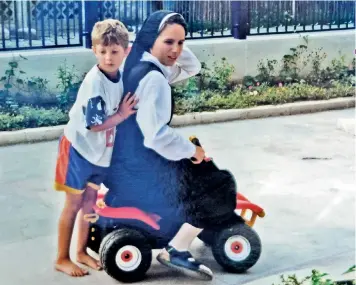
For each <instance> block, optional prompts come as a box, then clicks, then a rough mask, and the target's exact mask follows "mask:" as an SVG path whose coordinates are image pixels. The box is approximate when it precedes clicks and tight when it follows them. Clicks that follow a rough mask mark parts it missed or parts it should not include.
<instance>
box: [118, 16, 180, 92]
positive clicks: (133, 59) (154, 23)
mask: <svg viewBox="0 0 356 285" xmlns="http://www.w3.org/2000/svg"><path fill="white" fill-rule="evenodd" d="M171 13H174V12H172V11H163V10H162V11H156V12H154V13H152V14H151V15H150V16H149V17H148V18H147V19H146V20H145V22H144V23H143V25H142V28H141V29H140V31H139V32H138V34H137V36H136V39H135V41H134V43H133V45H132V48H131V51H130V54H129V56H128V57H127V59H126V62H125V66H124V72H123V83H124V86H125V85H127V84H128V82H126V81H127V78H128V75H129V71H130V70H132V68H133V67H134V66H136V65H137V64H138V63H139V62H140V60H141V58H142V55H143V53H144V52H145V51H146V52H150V49H151V48H152V47H153V45H154V43H155V41H156V39H157V37H158V35H159V31H158V30H159V26H160V24H161V22H162V20H163V18H164V17H165V16H167V15H168V14H171Z"/></svg>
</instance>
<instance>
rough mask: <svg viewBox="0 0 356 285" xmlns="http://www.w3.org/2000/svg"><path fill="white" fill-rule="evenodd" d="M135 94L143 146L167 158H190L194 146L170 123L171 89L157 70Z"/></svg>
mask: <svg viewBox="0 0 356 285" xmlns="http://www.w3.org/2000/svg"><path fill="white" fill-rule="evenodd" d="M135 94H136V95H137V96H138V97H139V103H138V110H137V118H136V120H137V123H138V125H139V127H140V129H141V131H142V134H143V136H144V145H145V146H146V147H147V148H150V149H153V150H154V151H156V152H157V153H158V154H160V155H161V156H163V157H165V158H166V159H168V160H175V161H177V160H181V159H184V158H191V157H192V156H193V155H194V154H195V149H196V148H195V146H194V145H193V144H192V143H191V142H190V141H189V139H188V138H184V137H183V136H181V135H180V134H178V132H177V131H176V130H174V129H173V128H171V127H169V126H168V125H167V123H168V122H169V120H170V117H171V88H170V86H169V84H168V82H167V80H166V79H165V78H164V77H163V75H162V74H161V73H159V72H157V71H151V72H150V73H148V74H147V75H146V76H145V78H143V79H142V81H141V82H140V85H139V87H138V88H137V90H136V92H135Z"/></svg>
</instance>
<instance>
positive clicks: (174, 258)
mask: <svg viewBox="0 0 356 285" xmlns="http://www.w3.org/2000/svg"><path fill="white" fill-rule="evenodd" d="M201 231H202V229H198V228H196V227H194V226H192V225H190V224H188V223H185V224H183V225H182V227H181V228H180V229H179V231H178V232H177V234H176V235H175V236H174V238H173V239H172V240H171V241H170V242H169V245H168V247H166V248H164V249H163V250H162V251H161V253H160V254H159V255H158V256H157V260H158V261H159V262H160V263H162V264H164V265H168V266H170V267H173V268H176V269H179V270H183V271H184V272H188V273H190V272H194V275H198V276H201V277H203V278H204V279H208V280H211V279H212V277H213V273H212V271H211V270H210V269H209V268H208V267H206V266H205V265H203V264H201V263H199V262H197V261H196V260H195V259H194V258H193V256H192V255H191V254H190V253H189V250H188V249H189V247H190V246H191V244H192V242H193V240H194V239H195V238H196V237H197V236H198V235H199V234H200V233H201Z"/></svg>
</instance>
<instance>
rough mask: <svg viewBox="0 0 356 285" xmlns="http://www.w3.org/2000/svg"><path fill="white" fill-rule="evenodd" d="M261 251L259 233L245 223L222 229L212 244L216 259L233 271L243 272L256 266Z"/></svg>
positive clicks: (229, 270) (227, 269)
mask: <svg viewBox="0 0 356 285" xmlns="http://www.w3.org/2000/svg"><path fill="white" fill-rule="evenodd" d="M225 246H226V248H225ZM261 251H262V245H261V240H260V238H259V236H258V234H257V233H256V232H255V230H254V229H252V228H251V227H249V226H248V225H246V224H244V223H242V224H236V225H233V226H231V227H229V228H225V229H223V230H221V231H220V232H219V233H218V234H217V235H216V237H215V241H214V243H213V244H212V252H213V255H214V258H215V260H216V261H217V262H218V263H219V264H220V265H221V266H222V267H223V268H224V269H225V270H226V271H228V272H232V273H243V272H245V271H246V270H248V269H249V268H251V267H252V266H254V265H255V264H256V262H257V261H258V259H259V258H260V256H261Z"/></svg>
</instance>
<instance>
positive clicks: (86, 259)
mask: <svg viewBox="0 0 356 285" xmlns="http://www.w3.org/2000/svg"><path fill="white" fill-rule="evenodd" d="M77 261H78V262H79V263H82V264H84V265H87V266H89V267H90V268H93V269H95V270H101V269H102V267H101V264H100V262H99V261H98V260H95V259H94V258H92V257H91V256H90V255H88V254H87V253H85V252H82V253H78V255H77Z"/></svg>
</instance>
